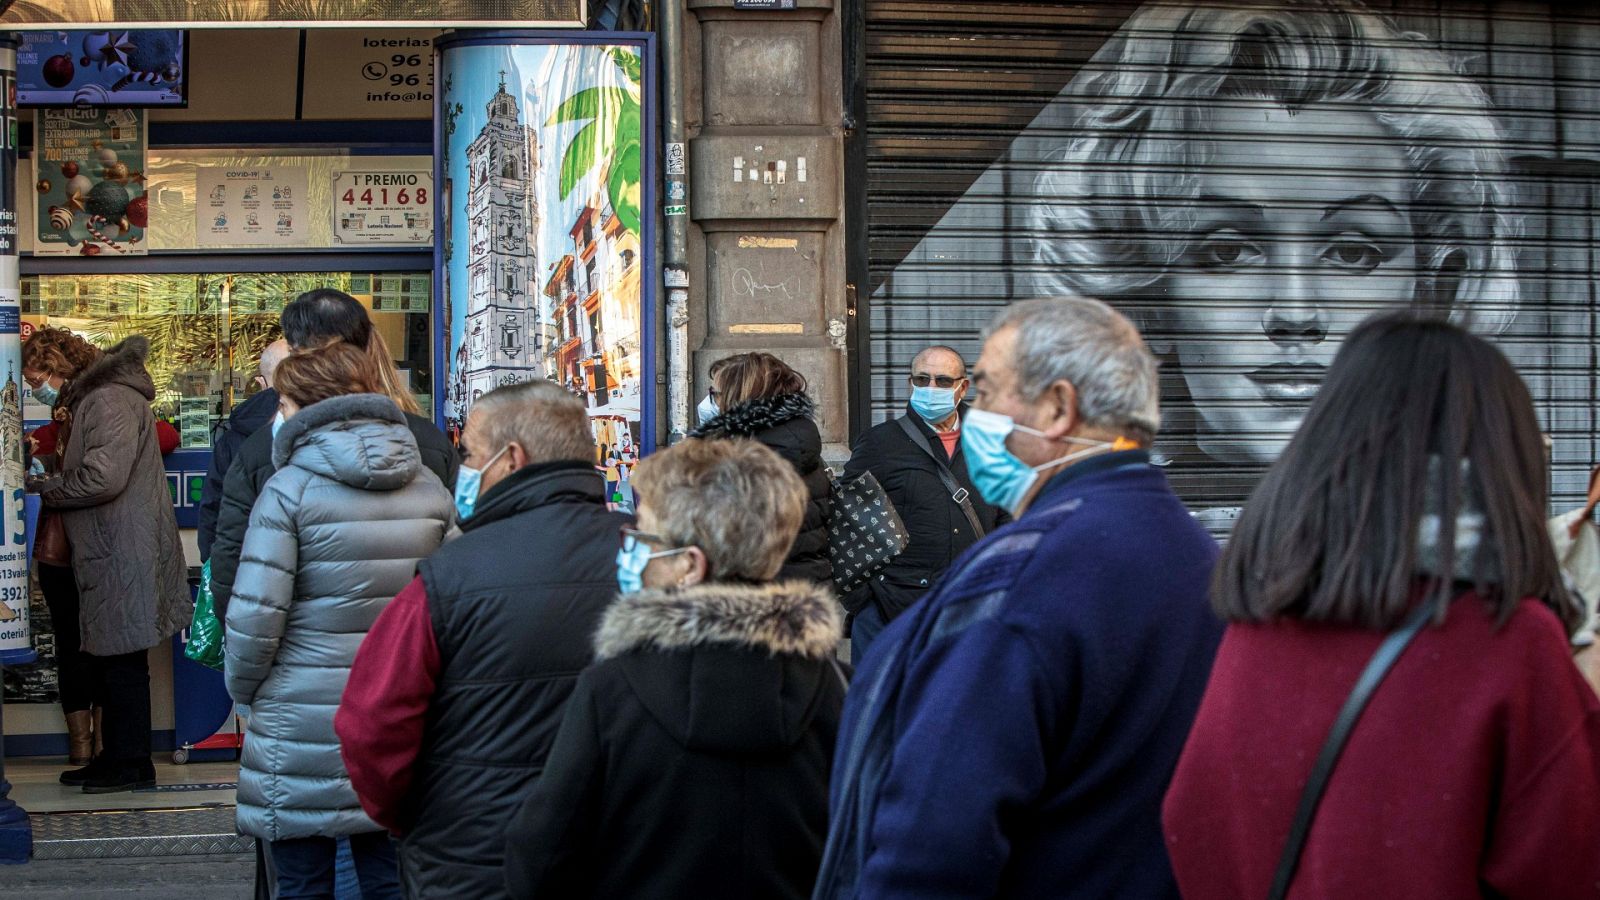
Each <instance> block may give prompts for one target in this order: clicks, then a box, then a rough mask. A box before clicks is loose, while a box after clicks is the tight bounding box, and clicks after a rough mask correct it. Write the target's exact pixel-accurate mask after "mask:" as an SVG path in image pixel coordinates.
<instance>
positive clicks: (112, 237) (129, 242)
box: [33, 108, 150, 256]
mask: <svg viewBox="0 0 1600 900" xmlns="http://www.w3.org/2000/svg"><path fill="white" fill-rule="evenodd" d="M148 127H149V123H148V120H147V118H146V116H145V111H144V110H142V109H118V108H92V109H41V110H39V156H38V160H37V164H36V165H35V167H34V174H35V175H36V176H37V178H38V181H37V182H36V183H35V184H34V190H35V192H36V193H37V194H38V197H39V218H38V223H39V234H38V236H37V239H36V240H35V241H34V250H33V252H34V255H35V256H143V255H144V252H145V228H146V226H148V225H149V216H150V207H149V200H148V199H147V198H146V196H145V190H144V186H145V176H144V169H145V151H146V148H147V145H148V143H147V129H148Z"/></svg>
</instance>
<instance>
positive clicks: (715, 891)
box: [506, 581, 845, 900]
mask: <svg viewBox="0 0 1600 900" xmlns="http://www.w3.org/2000/svg"><path fill="white" fill-rule="evenodd" d="M839 632H840V615H839V610H838V604H837V603H836V602H835V601H834V599H833V597H832V596H831V595H830V594H829V593H828V591H826V590H824V589H822V588H819V587H816V586H814V585H810V584H807V583H806V582H803V581H794V582H788V583H782V584H764V585H735V584H709V585H696V586H695V587H691V588H684V589H679V590H672V591H662V590H650V591H641V592H639V593H635V594H627V595H624V596H623V597H622V598H621V599H619V600H617V601H616V602H615V603H613V604H612V605H611V607H610V608H609V609H607V610H606V613H605V618H604V619H603V621H602V622H601V625H600V630H599V632H598V634H597V635H596V637H595V658H596V660H597V661H596V663H595V665H593V666H592V667H590V668H589V669H588V670H587V671H585V672H584V673H583V675H581V676H579V678H578V684H577V687H576V688H575V689H574V691H573V694H572V699H571V700H570V701H569V702H568V704H567V709H566V715H565V717H564V718H563V719H562V722H561V731H560V733H558V734H557V735H556V740H555V746H554V748H552V749H551V751H550V757H549V759H548V761H546V763H545V768H544V774H542V775H541V776H540V777H539V778H538V780H536V781H534V782H533V787H532V790H531V791H530V792H529V793H528V796H527V801H526V802H525V803H524V804H523V806H522V810H521V812H520V813H518V814H517V815H516V817H515V818H514V819H513V820H512V822H511V824H510V827H509V828H508V829H507V832H506V834H507V839H508V842H507V845H506V888H507V891H508V892H509V893H510V895H511V896H512V897H538V898H545V897H560V898H565V900H583V898H600V897H606V898H624V897H625V898H628V900H679V898H685V897H695V898H700V897H705V898H719V900H720V898H767V900H804V898H808V897H810V896H811V887H812V883H813V882H814V881H815V880H816V875H817V866H818V864H819V863H820V861H821V859H822V845H823V837H824V834H825V832H826V831H827V818H828V772H829V770H830V768H831V767H832V764H833V744H834V739H835V737H836V736H837V734H838V730H839V716H840V710H841V708H842V707H843V705H844V689H845V686H844V676H843V672H842V671H841V670H840V669H839V668H837V664H836V663H833V662H831V661H830V659H829V658H830V657H831V656H832V655H833V653H834V649H835V647H836V646H837V645H838V642H839Z"/></svg>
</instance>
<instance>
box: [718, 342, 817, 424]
mask: <svg viewBox="0 0 1600 900" xmlns="http://www.w3.org/2000/svg"><path fill="white" fill-rule="evenodd" d="M712 383H713V384H715V385H716V387H717V407H718V408H719V409H721V410H723V411H727V410H730V409H733V408H734V407H735V406H738V405H740V404H741V403H748V402H749V401H751V400H765V399H769V398H772V397H782V396H784V395H785V394H803V393H805V390H806V378H805V376H804V375H801V374H800V373H799V372H796V371H795V370H794V369H791V368H789V364H788V363H786V362H784V361H783V360H781V359H779V358H777V357H776V356H773V355H772V354H771V353H759V352H757V353H740V354H738V355H737V356H730V357H728V358H727V359H725V360H722V368H721V369H719V370H717V372H716V375H715V377H714V378H713V379H712Z"/></svg>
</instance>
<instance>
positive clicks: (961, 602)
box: [815, 451, 1222, 900]
mask: <svg viewBox="0 0 1600 900" xmlns="http://www.w3.org/2000/svg"><path fill="white" fill-rule="evenodd" d="M1216 556H1217V544H1216V541H1214V540H1212V538H1211V537H1210V536H1209V535H1208V534H1206V532H1205V529H1203V528H1201V527H1200V526H1199V525H1198V524H1196V523H1195V521H1194V520H1193V519H1192V518H1191V517H1190V515H1189V513H1188V511H1187V510H1185V509H1184V507H1183V504H1182V503H1180V502H1179V501H1178V498H1177V497H1176V496H1174V495H1173V493H1172V489H1171V487H1170V486H1169V485H1168V484H1167V479H1166V476H1165V475H1163V474H1162V473H1161V471H1160V470H1159V469H1156V468H1153V467H1151V466H1150V465H1149V457H1148V455H1147V454H1145V453H1144V452H1143V451H1126V452H1119V453H1109V454H1105V455H1102V456H1098V457H1094V458H1091V459H1088V460H1085V461H1083V462H1081V463H1078V464H1076V465H1073V466H1071V467H1069V468H1067V469H1065V470H1063V471H1062V472H1060V473H1059V474H1057V475H1056V476H1055V477H1054V478H1053V479H1052V480H1051V481H1050V482H1049V483H1048V484H1046V485H1045V487H1044V489H1043V490H1042V491H1041V492H1040V494H1039V496H1038V497H1037V498H1036V499H1035V501H1034V503H1033V505H1032V506H1031V507H1030V508H1029V509H1028V511H1027V512H1026V513H1025V514H1024V515H1023V516H1022V517H1021V518H1020V519H1019V520H1017V521H1016V522H1014V523H1012V524H1010V525H1008V526H1006V527H1005V528H1002V529H1000V530H998V531H996V532H994V533H993V534H991V535H989V536H988V537H987V538H985V539H984V540H983V541H982V542H981V543H979V544H977V545H976V546H974V547H973V548H972V549H971V550H970V551H969V552H968V553H967V554H966V555H964V556H963V557H962V558H961V559H960V560H958V561H957V562H956V564H955V565H954V566H953V567H952V568H951V570H950V572H949V573H948V574H947V576H946V577H945V579H944V580H943V581H942V582H941V583H940V584H939V586H938V587H937V588H936V589H935V591H934V592H933V593H931V594H930V595H928V597H927V598H925V599H924V600H923V602H921V603H920V604H918V605H917V606H914V607H912V609H911V610H910V611H909V612H907V613H906V614H905V615H904V616H902V617H901V618H900V619H898V620H896V621H895V622H894V623H893V624H892V625H891V626H890V628H889V629H888V630H887V631H885V632H884V634H883V636H882V637H881V638H879V639H878V641H877V642H876V643H874V644H873V646H872V650H871V652H870V653H868V654H867V657H866V659H865V660H863V661H862V662H861V665H860V668H859V669H858V670H857V673H856V677H855V679H854V680H853V682H852V683H851V686H850V693H849V697H848V700H847V702H846V705H845V712H844V722H843V725H842V728H841V731H840V735H839V743H838V745H837V750H836V755H835V759H834V770H833V779H832V785H831V789H830V794H831V796H830V803H829V806H830V809H829V813H830V822H831V832H830V834H829V836H828V847H827V851H826V853H825V856H824V859H823V865H822V871H821V872H820V873H819V877H818V881H817V888H816V894H815V897H816V898H819V900H833V898H853V897H873V898H879V897H917V898H922V900H934V898H954V897H995V896H1005V897H1069V896H1070V897H1136V898H1144V897H1177V895H1178V894H1177V885H1176V884H1175V883H1174V881H1173V876H1172V870H1171V866H1170V864H1169V863H1168V861H1167V854H1166V849H1165V846H1164V843H1163V840H1162V834H1161V798H1162V795H1163V794H1164V793H1165V791H1166V788H1167V782H1168V781H1169V780H1170V779H1171V777H1172V771H1173V768H1174V766H1175V765H1176V764H1177V760H1178V755H1179V753H1180V752H1181V751H1182V749H1183V743H1184V738H1185V736H1186V735H1187V734H1188V731H1189V726H1190V724H1191V722H1192V721H1193V719H1194V716H1195V712H1196V710H1197V709H1198V707H1199V704H1200V696H1201V694H1202V693H1203V692H1204V690H1205V685H1206V678H1207V676H1208V675H1209V673H1210V669H1211V661H1212V658H1213V656H1214V655H1215V653H1216V648H1217V644H1218V641H1219V640H1220V638H1221V634H1222V624H1221V623H1220V622H1219V621H1218V620H1217V619H1216V618H1215V617H1214V616H1213V615H1212V613H1211V610H1210V605H1209V603H1208V602H1207V588H1208V585H1209V582H1210V577H1211V569H1212V566H1213V565H1214V564H1215V561H1216Z"/></svg>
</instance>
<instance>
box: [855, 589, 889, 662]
mask: <svg viewBox="0 0 1600 900" xmlns="http://www.w3.org/2000/svg"><path fill="white" fill-rule="evenodd" d="M887 627H889V623H888V622H885V621H884V620H883V613H881V612H879V611H878V604H877V602H876V601H870V602H868V603H867V605H866V606H863V607H862V608H861V611H860V612H858V613H856V615H855V618H854V619H852V620H851V621H850V665H852V666H860V665H861V661H862V660H863V659H866V658H867V647H868V646H870V645H871V644H872V642H873V641H874V640H875V639H877V637H878V635H880V634H882V633H883V629H885V628H887Z"/></svg>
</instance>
